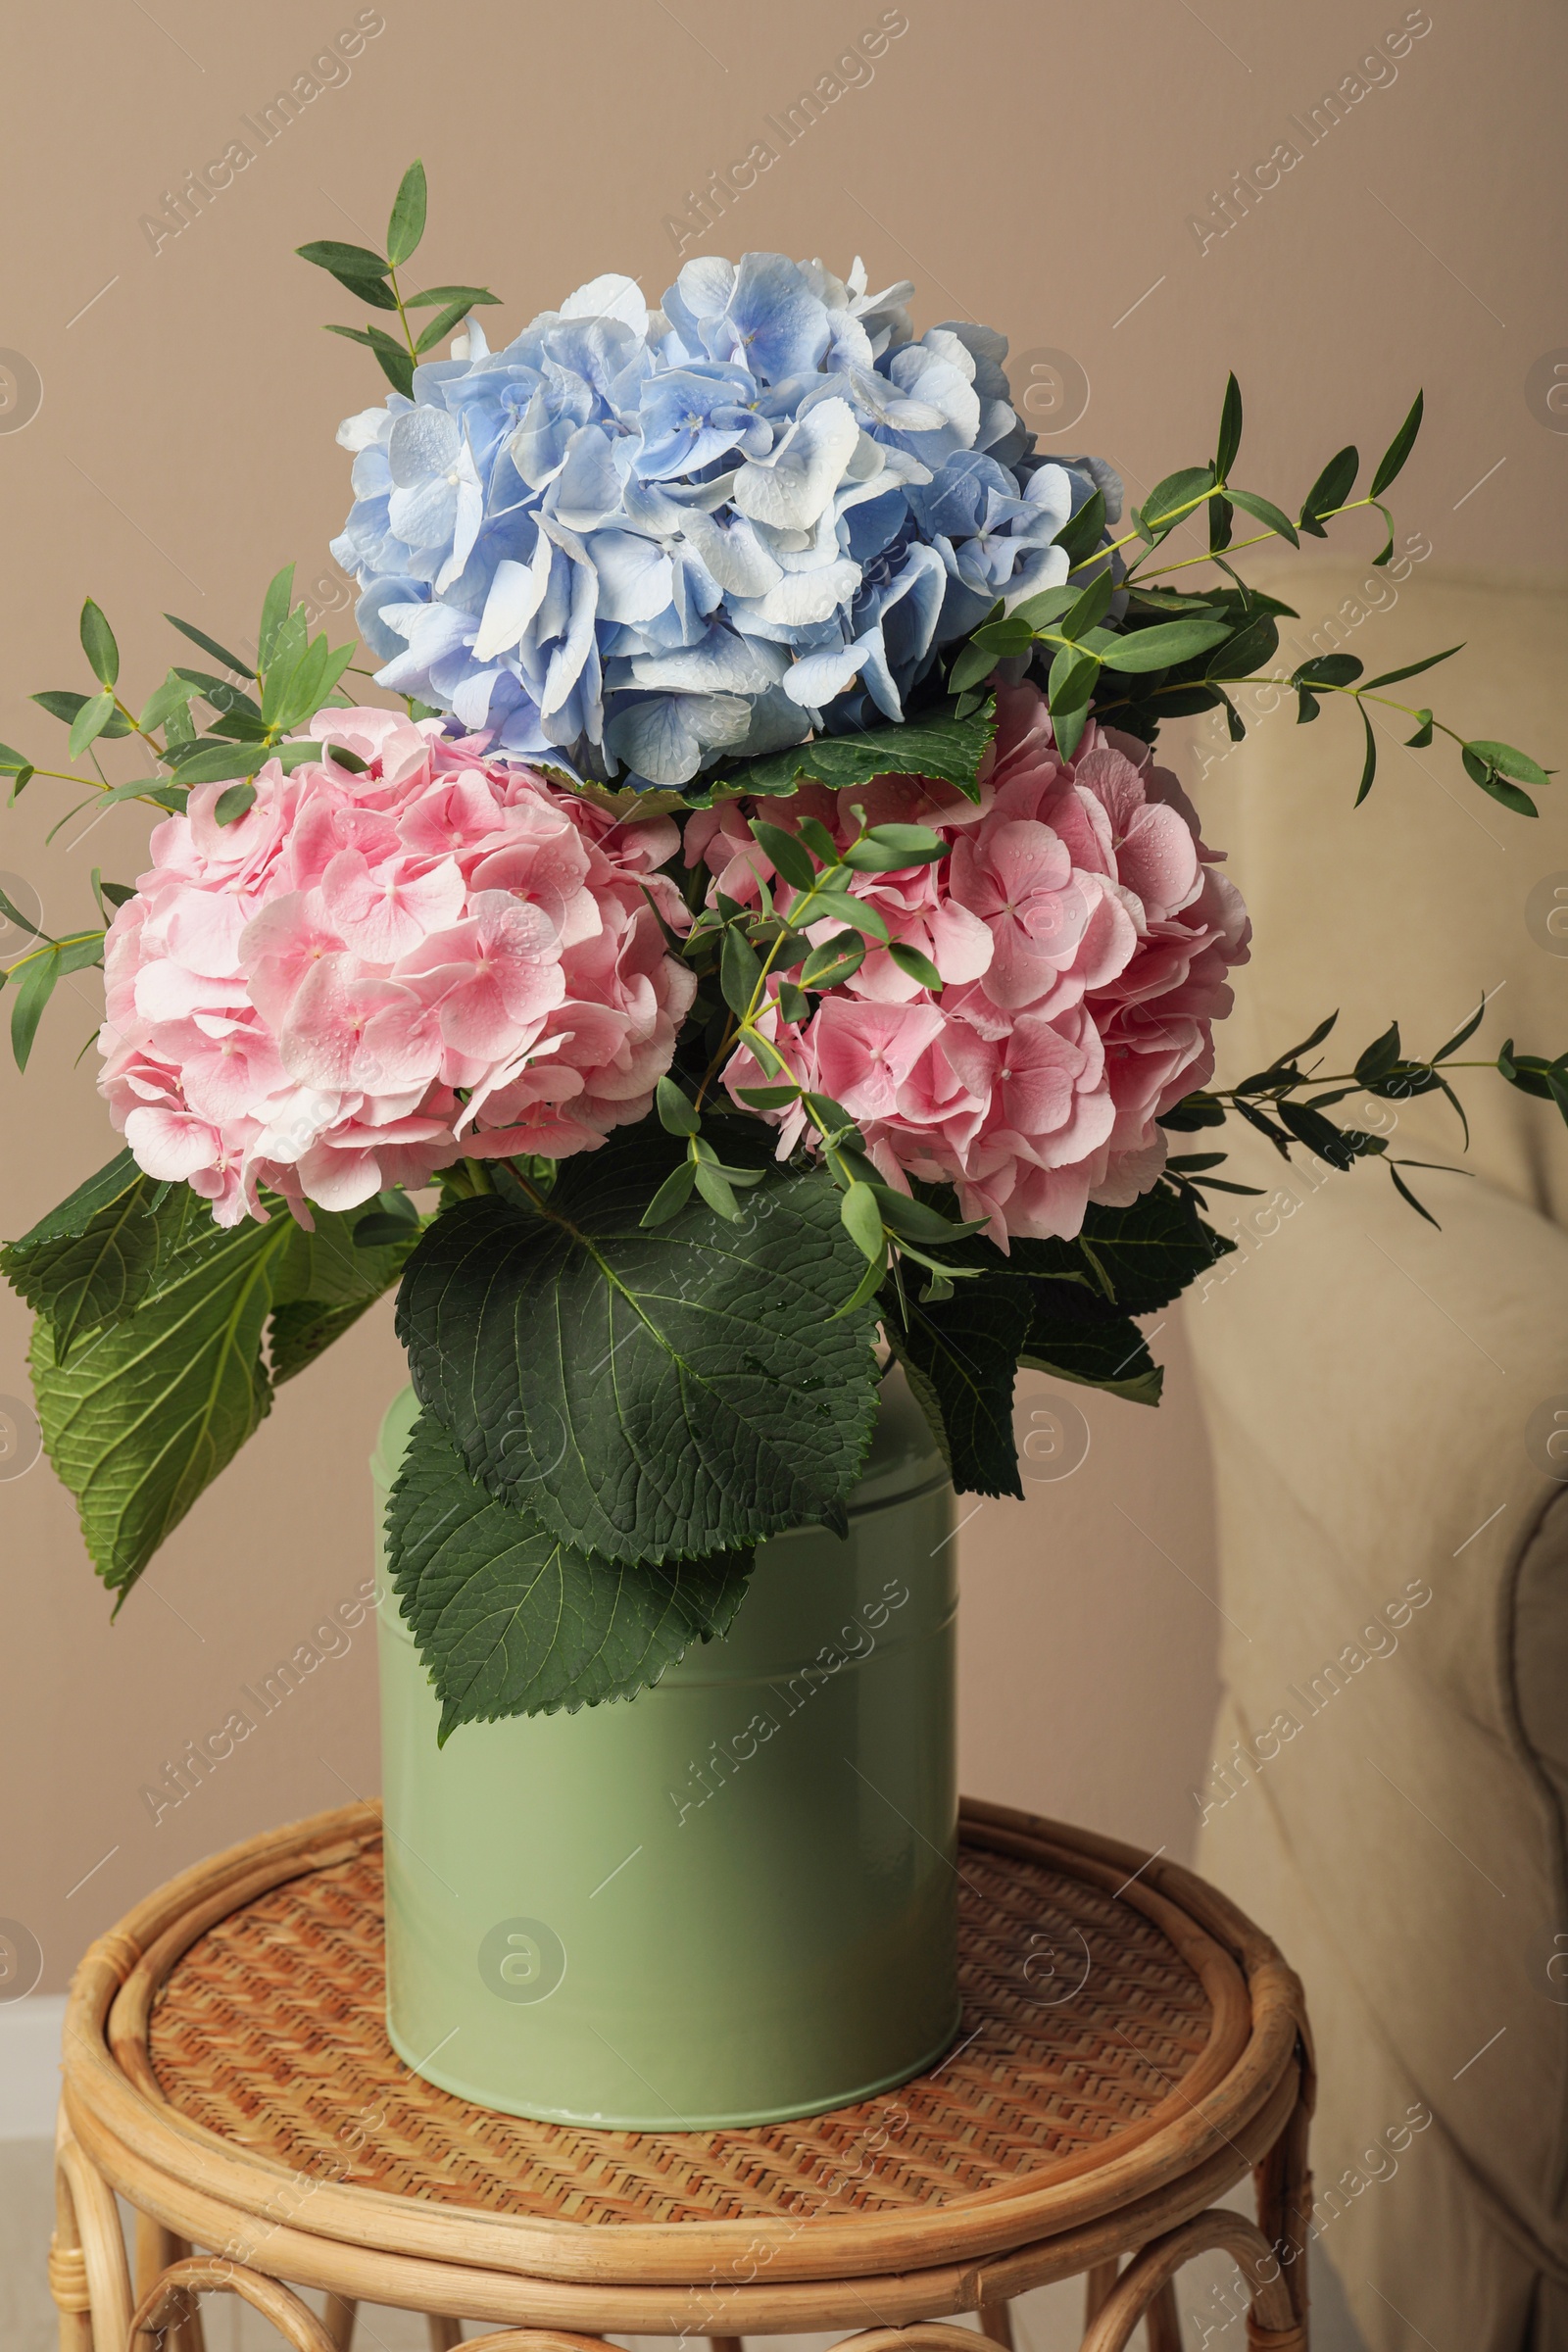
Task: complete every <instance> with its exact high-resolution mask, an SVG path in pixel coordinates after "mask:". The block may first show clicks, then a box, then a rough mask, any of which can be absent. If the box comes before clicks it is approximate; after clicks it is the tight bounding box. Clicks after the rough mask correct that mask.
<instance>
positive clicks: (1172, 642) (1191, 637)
mask: <svg viewBox="0 0 1568 2352" xmlns="http://www.w3.org/2000/svg"><path fill="white" fill-rule="evenodd" d="M1230 634H1231V624H1230V622H1229V621H1228V620H1169V621H1155V622H1154V624H1153V626H1152V628H1147V629H1132V630H1129V631H1128V633H1127V634H1126V635H1125V636H1124V637H1117V638H1116V639H1114V640H1113V642H1112V643H1111V644H1109V645H1107V646H1105V647H1104V648H1103V651H1102V653H1101V656H1100V659H1101V660H1102V662H1103V663H1104V664H1105V667H1106V668H1107V669H1116V670H1133V671H1137V670H1150V669H1173V668H1174V667H1175V666H1176V664H1177V663H1178V662H1191V661H1193V660H1195V659H1196V658H1197V656H1198V655H1199V654H1206V653H1207V652H1208V651H1209V649H1210V647H1211V646H1216V645H1219V644H1220V643H1222V642H1223V640H1224V639H1225V638H1227V637H1229V636H1230Z"/></svg>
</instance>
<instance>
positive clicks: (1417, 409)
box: [1369, 392, 1426, 498]
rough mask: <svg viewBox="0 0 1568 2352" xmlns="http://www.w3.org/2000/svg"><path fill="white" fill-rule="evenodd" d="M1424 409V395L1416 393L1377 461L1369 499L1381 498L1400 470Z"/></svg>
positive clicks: (1409, 449)
mask: <svg viewBox="0 0 1568 2352" xmlns="http://www.w3.org/2000/svg"><path fill="white" fill-rule="evenodd" d="M1425 409H1426V394H1425V393H1424V392H1418V393H1417V394H1416V396H1415V399H1414V401H1413V402H1412V404H1411V408H1410V414H1409V416H1408V417H1406V418H1405V420H1404V422H1403V423H1402V424H1401V425H1400V427H1399V429H1398V431H1397V433H1396V434H1395V436H1394V439H1393V440H1392V441H1391V442H1390V443H1389V446H1388V448H1387V449H1386V450H1385V451H1384V453H1383V455H1382V457H1381V458H1379V460H1378V469H1377V471H1376V473H1375V474H1374V475H1373V476H1372V488H1371V491H1370V493H1369V495H1370V496H1371V497H1373V498H1381V497H1382V495H1383V493H1384V491H1385V490H1386V489H1387V488H1388V486H1389V484H1390V483H1391V482H1392V481H1393V480H1394V477H1395V475H1396V474H1397V473H1398V472H1400V471H1401V470H1402V468H1403V466H1404V461H1405V459H1406V458H1407V457H1408V456H1409V455H1410V452H1411V450H1412V449H1413V448H1414V447H1415V437H1416V435H1417V433H1418V432H1419V431H1420V430H1421V418H1422V416H1423V414H1424V412H1425Z"/></svg>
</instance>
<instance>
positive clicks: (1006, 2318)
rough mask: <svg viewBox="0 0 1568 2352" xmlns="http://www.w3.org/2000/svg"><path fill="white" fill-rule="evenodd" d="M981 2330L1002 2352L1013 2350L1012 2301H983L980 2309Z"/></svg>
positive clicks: (1011, 2351)
mask: <svg viewBox="0 0 1568 2352" xmlns="http://www.w3.org/2000/svg"><path fill="white" fill-rule="evenodd" d="M978 2316H979V2321H980V2332H981V2334H982V2335H988V2336H989V2337H990V2338H991V2341H992V2342H993V2343H994V2344H1000V2345H1001V2346H1002V2352H1013V2347H1012V2305H1011V2304H1010V2303H982V2304H981V2306H980V2310H979V2315H978Z"/></svg>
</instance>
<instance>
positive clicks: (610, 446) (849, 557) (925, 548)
mask: <svg viewBox="0 0 1568 2352" xmlns="http://www.w3.org/2000/svg"><path fill="white" fill-rule="evenodd" d="M912 293H913V287H912V286H910V285H909V284H907V283H904V284H900V285H895V286H890V287H888V288H887V289H886V290H885V291H884V292H882V293H880V294H869V293H867V291H866V281H865V272H864V270H863V269H862V268H861V266H860V264H859V263H858V262H857V264H856V266H855V269H854V270H853V271H852V272H851V274H850V276H849V278H848V279H840V278H837V277H834V276H833V275H832V274H831V273H830V272H829V271H828V270H824V269H823V267H822V265H821V264H820V263H819V262H801V263H796V262H791V261H788V260H786V259H785V257H784V256H783V255H782V254H776V253H749V254H747V255H745V257H744V258H743V259H742V261H741V262H740V263H739V264H738V265H736V264H734V263H731V262H726V261H721V260H717V259H709V260H702V261H693V262H688V263H687V265H686V267H685V268H684V269H683V270H681V272H680V275H679V277H678V278H677V279H676V281H675V283H674V285H673V286H671V287H670V288H669V290H668V292H667V293H666V294H665V296H664V299H663V306H662V309H660V310H657V311H650V310H649V309H648V308H647V306H646V304H645V303H644V300H643V297H642V295H641V294H640V293H639V291H638V288H637V286H636V284H635V282H634V281H633V280H632V279H631V278H628V277H618V276H608V277H599V278H595V279H594V280H593V282H592V284H590V285H586V286H583V287H581V288H579V290H578V291H577V292H576V293H575V294H573V295H572V296H571V297H570V299H569V300H568V301H567V302H565V303H564V304H563V306H562V308H561V309H560V310H559V311H545V312H542V313H541V314H540V316H539V317H538V318H537V319H534V320H533V321H532V323H531V324H530V325H529V326H528V327H527V328H525V329H524V331H523V332H522V333H521V334H520V335H519V336H518V337H517V338H516V340H515V342H514V343H510V344H509V345H508V346H507V348H506V349H505V350H504V351H498V352H492V351H490V350H489V348H488V346H487V345H486V342H485V339H484V336H483V333H482V331H481V330H480V328H479V326H478V325H477V323H476V322H470V323H469V326H468V328H467V332H466V337H464V338H460V341H459V343H458V344H456V345H454V351H455V352H457V351H461V352H462V354H463V356H461V357H454V358H452V359H449V360H442V361H435V362H430V363H427V364H425V365H423V366H421V367H419V368H417V369H416V370H415V375H414V398H413V400H412V401H410V400H406V399H405V398H404V397H403V396H402V395H401V394H400V393H393V394H392V395H391V396H390V397H389V398H388V400H387V402H386V405H385V407H384V408H379V409H368V410H366V411H365V413H364V414H363V415H361V416H358V417H350V418H349V419H348V420H347V422H346V423H345V424H343V425H342V426H341V427H340V428H339V432H338V439H339V441H340V442H341V443H342V444H343V445H344V446H345V447H346V448H348V449H350V450H352V451H353V452H354V477H353V478H354V493H355V504H354V508H353V511H352V513H351V514H350V515H349V518H348V521H347V523H346V525H345V527H344V530H343V533H342V536H341V537H340V538H338V539H336V540H334V541H333V544H332V553H333V555H334V556H335V557H336V559H337V561H338V562H339V563H340V564H342V565H343V566H344V568H345V570H348V571H351V572H353V573H354V574H355V575H356V577H357V578H358V580H359V582H360V586H361V590H362V595H361V599H360V605H359V621H360V628H361V632H362V634H363V636H364V638H365V641H366V644H367V645H368V647H369V649H370V652H371V653H372V654H373V656H374V657H375V659H376V660H377V661H378V662H381V663H383V664H384V666H383V667H382V668H381V669H380V671H379V672H378V673H377V674H378V677H379V680H380V682H381V684H382V685H384V686H389V687H392V688H395V689H396V690H397V691H398V692H400V693H403V694H410V695H416V696H417V697H418V698H419V699H420V700H421V701H423V702H426V703H430V704H432V705H434V706H435V707H436V708H437V709H439V710H443V711H451V712H453V713H454V714H455V715H456V717H457V718H458V719H459V720H460V721H461V723H462V724H463V726H464V727H465V728H466V730H468V731H470V732H479V731H482V730H488V731H489V732H490V735H491V739H492V742H493V744H494V746H495V747H496V748H497V749H500V750H504V751H511V752H514V753H516V754H519V755H526V756H531V757H540V756H545V755H548V756H550V757H551V758H553V759H554V760H557V761H558V762H560V763H562V764H564V765H566V766H569V767H571V768H573V769H575V771H576V772H577V773H578V774H580V775H584V776H587V775H595V776H601V777H611V776H614V777H619V776H622V775H625V776H626V777H627V778H628V780H629V781H631V782H633V783H653V784H662V785H678V784H685V783H688V782H690V780H691V779H692V778H693V777H694V776H696V775H697V774H698V773H699V772H700V771H701V770H702V769H703V768H705V767H707V766H710V765H711V764H712V763H713V761H714V760H716V759H717V758H719V757H720V756H721V755H728V756H731V757H734V756H736V755H742V754H751V753H759V752H764V751H775V750H779V749H782V748H783V747H785V746H786V745H789V744H793V743H800V742H804V741H805V739H806V737H807V736H808V734H809V733H811V732H813V731H817V732H820V731H821V730H823V729H826V730H828V731H830V732H839V731H843V730H846V729H852V728H858V727H864V726H868V725H874V724H876V723H877V722H878V721H879V720H882V719H901V718H902V717H903V716H904V712H905V703H906V698H907V696H908V695H909V693H910V691H911V689H912V688H914V687H915V686H917V685H918V684H919V682H920V680H921V679H922V678H924V677H925V676H926V675H927V673H928V672H929V671H930V669H931V668H932V666H933V664H934V662H935V661H936V659H937V655H938V653H939V651H940V649H941V648H942V647H943V646H945V645H949V644H951V643H952V642H953V641H954V640H955V639H956V638H959V637H962V636H964V635H966V634H967V633H968V631H969V630H970V629H972V628H973V627H974V626H975V625H976V623H977V622H978V621H980V620H981V619H982V618H983V617H984V615H985V614H986V613H988V612H989V611H990V610H991V609H992V608H993V607H994V605H995V604H996V602H997V600H998V599H999V598H1001V599H1002V600H1003V601H1004V602H1005V604H1007V605H1009V606H1010V605H1012V604H1014V603H1016V602H1017V601H1018V600H1019V599H1020V598H1021V597H1024V596H1029V595H1032V594H1033V593H1034V592H1035V591H1036V590H1038V589H1041V588H1046V587H1051V586H1054V585H1055V584H1056V583H1058V582H1059V581H1061V580H1063V579H1065V577H1066V574H1067V568H1068V560H1067V557H1066V555H1065V554H1064V552H1063V551H1062V550H1061V549H1059V548H1057V547H1055V546H1054V544H1053V542H1054V538H1055V535H1056V533H1057V531H1058V530H1059V529H1060V528H1061V526H1062V524H1063V523H1064V522H1065V521H1066V520H1067V518H1068V516H1069V515H1071V514H1073V513H1075V512H1076V510H1077V509H1078V508H1079V507H1081V506H1082V505H1083V504H1084V502H1085V501H1086V500H1087V499H1088V498H1089V497H1090V496H1091V495H1092V494H1093V492H1094V490H1095V489H1096V487H1097V486H1098V487H1100V488H1103V490H1104V491H1105V494H1106V513H1107V516H1108V517H1109V519H1110V520H1112V521H1114V520H1115V518H1116V516H1117V515H1119V513H1120V497H1121V490H1120V484H1119V483H1118V482H1117V481H1116V478H1115V476H1114V475H1113V474H1112V473H1111V472H1110V470H1109V468H1108V467H1107V466H1103V464H1102V463H1101V462H1100V461H1098V460H1095V459H1060V460H1052V461H1047V460H1046V459H1044V458H1041V457H1040V456H1038V455H1037V454H1036V452H1035V448H1034V439H1033V436H1032V435H1031V434H1030V433H1028V432H1027V431H1026V430H1025V428H1024V426H1023V424H1022V422H1021V420H1020V419H1019V417H1018V416H1017V414H1016V412H1015V410H1014V409H1013V406H1012V403H1011V398H1010V395H1009V392H1008V386H1007V378H1006V374H1005V370H1004V368H1003V362H1004V360H1005V356H1006V349H1007V346H1006V342H1005V338H1004V337H1003V336H1001V335H999V334H996V333H994V332H993V331H992V329H991V328H989V327H983V326H970V325H960V324H957V323H954V322H950V323H948V324H946V325H942V326H936V327H932V328H930V329H928V330H927V332H926V333H925V334H923V335H921V336H920V337H919V338H918V339H916V338H915V337H914V334H913V331H912V328H911V325H910V321H909V315H908V310H907V303H908V299H909V297H910V295H911V294H912Z"/></svg>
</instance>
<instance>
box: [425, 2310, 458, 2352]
mask: <svg viewBox="0 0 1568 2352" xmlns="http://www.w3.org/2000/svg"><path fill="white" fill-rule="evenodd" d="M424 2324H425V2326H426V2327H428V2328H429V2330H430V2352H452V2347H453V2345H454V2344H461V2343H462V2341H463V2322H462V2321H461V2320H449V2319H448V2318H447V2317H446V2316H445V2314H444V2313H442V2312H439V2311H432V2312H431V2313H430V2315H429V2317H428V2318H427V2319H426V2321H425V2323H424Z"/></svg>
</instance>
